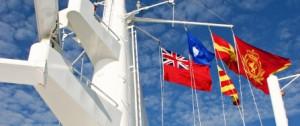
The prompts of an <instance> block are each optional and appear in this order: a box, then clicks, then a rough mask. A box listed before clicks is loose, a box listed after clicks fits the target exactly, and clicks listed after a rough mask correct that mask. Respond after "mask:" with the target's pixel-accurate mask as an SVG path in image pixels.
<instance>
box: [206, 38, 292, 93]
mask: <svg viewBox="0 0 300 126" xmlns="http://www.w3.org/2000/svg"><path fill="white" fill-rule="evenodd" d="M212 39H213V41H214V47H215V50H216V53H217V54H216V55H217V58H218V59H220V60H222V61H224V62H225V64H226V65H227V66H228V67H229V69H231V70H232V71H234V72H235V73H238V74H241V75H243V76H245V77H247V78H248V79H249V80H250V81H251V83H252V84H253V86H255V87H256V88H258V89H260V90H262V91H263V92H264V93H265V94H269V89H268V84H267V78H268V77H269V75H270V74H273V73H276V72H279V71H281V70H284V69H286V68H287V67H288V66H290V65H291V62H290V60H289V59H287V58H284V57H280V56H277V55H274V54H271V53H269V52H266V51H263V50H261V49H259V48H256V47H254V46H252V45H250V44H247V43H246V42H244V41H243V40H242V39H240V38H238V37H237V36H235V39H236V43H237V50H238V52H239V55H237V53H236V52H235V50H234V48H233V47H232V46H231V45H230V43H228V42H227V41H226V40H224V39H223V38H221V37H220V36H218V35H216V34H214V33H212ZM236 56H238V58H239V59H238V61H239V66H240V71H239V70H238V66H237V59H236Z"/></svg>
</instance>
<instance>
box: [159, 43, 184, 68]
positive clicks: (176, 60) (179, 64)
mask: <svg viewBox="0 0 300 126" xmlns="http://www.w3.org/2000/svg"><path fill="white" fill-rule="evenodd" d="M161 49H162V55H163V64H164V65H169V66H173V67H176V68H179V69H185V70H189V60H187V59H186V58H185V57H183V56H181V55H179V54H177V53H174V52H172V51H169V50H166V49H164V48H161Z"/></svg>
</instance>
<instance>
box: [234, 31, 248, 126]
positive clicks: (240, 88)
mask: <svg viewBox="0 0 300 126" xmlns="http://www.w3.org/2000/svg"><path fill="white" fill-rule="evenodd" d="M231 33H232V37H233V41H234V50H235V52H236V61H237V62H239V58H238V57H237V48H236V46H237V45H236V44H235V43H236V40H235V37H234V36H235V34H234V32H233V28H231ZM237 67H238V72H239V73H240V70H241V68H240V65H239V64H237ZM238 78H239V86H240V87H239V90H240V96H241V98H240V101H241V102H240V104H241V106H240V107H241V111H242V115H243V121H244V120H245V113H244V101H243V99H244V98H243V88H242V80H241V75H240V74H238ZM243 123H244V124H245V122H243Z"/></svg>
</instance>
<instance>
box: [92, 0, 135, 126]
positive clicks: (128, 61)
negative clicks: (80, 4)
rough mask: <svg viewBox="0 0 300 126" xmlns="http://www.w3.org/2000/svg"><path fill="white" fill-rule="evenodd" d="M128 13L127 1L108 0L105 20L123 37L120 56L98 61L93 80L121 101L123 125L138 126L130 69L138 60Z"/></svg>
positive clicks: (106, 1)
mask: <svg viewBox="0 0 300 126" xmlns="http://www.w3.org/2000/svg"><path fill="white" fill-rule="evenodd" d="M125 16H126V9H125V0H105V7H104V12H103V22H104V23H105V24H106V25H107V26H108V27H109V28H110V29H111V30H112V31H113V32H114V33H115V34H116V35H117V36H118V38H120V40H118V43H119V44H120V46H121V48H120V50H119V52H120V54H119V57H117V59H103V60H100V61H98V62H97V63H96V64H95V67H94V68H95V69H94V71H95V72H94V75H93V81H92V82H93V83H94V84H96V85H98V86H99V88H101V89H102V90H103V91H105V92H106V93H107V94H108V95H109V96H111V97H112V98H113V99H114V100H116V101H117V102H118V105H119V106H118V110H120V111H121V112H122V115H121V122H120V126H137V125H138V124H136V123H137V122H136V119H137V116H138V115H136V114H135V113H136V109H135V108H136V106H135V95H136V94H135V93H136V92H135V91H134V89H135V88H134V85H135V81H134V74H133V72H132V71H130V67H131V66H133V65H134V64H133V61H134V60H135V59H134V57H133V56H132V51H133V49H132V47H131V46H130V41H129V34H128V24H127V22H126V18H125Z"/></svg>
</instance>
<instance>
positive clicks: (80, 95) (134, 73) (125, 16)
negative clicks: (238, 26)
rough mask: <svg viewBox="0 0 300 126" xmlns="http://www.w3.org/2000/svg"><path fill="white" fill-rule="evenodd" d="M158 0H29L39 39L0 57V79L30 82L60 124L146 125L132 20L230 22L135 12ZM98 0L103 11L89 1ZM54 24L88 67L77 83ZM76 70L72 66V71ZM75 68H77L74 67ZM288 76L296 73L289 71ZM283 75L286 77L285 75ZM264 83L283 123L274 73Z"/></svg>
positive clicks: (77, 125)
mask: <svg viewBox="0 0 300 126" xmlns="http://www.w3.org/2000/svg"><path fill="white" fill-rule="evenodd" d="M163 4H174V1H173V0H168V1H163V2H161V3H158V4H154V5H151V6H146V7H138V8H137V10H134V11H132V12H126V9H125V8H126V5H125V0H104V1H99V2H96V3H92V2H90V1H89V0H69V4H68V7H67V8H66V9H64V10H61V11H59V10H58V0H34V5H35V12H36V22H37V28H38V38H39V39H38V40H39V42H37V43H35V44H33V45H32V46H31V49H30V54H29V58H28V60H14V59H3V58H1V59H0V73H1V76H0V81H1V82H9V83H16V84H28V85H31V86H33V87H34V88H35V89H36V90H37V92H38V93H39V95H40V96H41V97H42V99H43V100H44V101H45V102H46V104H47V105H48V106H49V108H50V109H51V111H52V112H53V113H54V115H55V116H56V117H57V119H58V120H59V122H60V123H61V124H62V125H64V126H147V124H148V120H147V116H146V113H145V108H144V105H143V102H142V101H143V100H142V99H143V98H142V92H141V85H140V83H139V72H138V58H137V43H136V42H137V39H136V29H135V26H134V23H135V22H144V23H147V22H152V23H169V24H183V25H202V26H210V27H228V28H232V27H233V25H228V24H214V23H203V22H189V21H176V20H163V19H152V18H142V17H135V15H136V14H138V13H139V12H140V11H144V10H147V9H149V8H153V7H157V6H160V5H163ZM96 5H103V6H104V10H103V17H97V15H95V11H94V6H96ZM60 28H68V29H70V30H71V31H72V32H73V33H74V34H76V37H75V39H76V40H77V41H78V43H79V44H80V45H81V46H82V48H83V49H84V52H83V53H82V54H81V55H79V56H78V58H77V59H76V60H75V61H74V62H73V63H72V64H74V63H75V62H77V61H79V60H80V57H81V56H82V55H83V54H84V53H85V54H86V55H87V56H88V57H89V59H90V60H91V62H92V64H93V67H94V74H93V76H92V80H91V81H89V80H86V81H84V82H86V84H81V82H82V81H81V79H85V78H83V77H80V79H78V78H77V77H75V76H74V74H73V72H74V69H72V64H71V63H68V62H67V61H65V60H64V58H63V56H62V54H61V46H62V44H63V43H62V41H61V40H60V38H61V36H62V37H65V36H64V35H65V34H61V33H60V31H59V30H60ZM75 72H76V71H75ZM77 72H78V73H79V74H80V73H81V72H80V71H77ZM4 73H5V74H4ZM292 77H298V75H296V76H292ZM288 78H289V77H288ZM268 82H269V83H270V85H269V89H270V92H271V95H270V96H271V99H272V105H273V108H274V109H273V110H274V114H275V119H276V124H277V125H278V126H287V125H288V123H287V117H286V114H285V109H284V106H283V101H282V98H281V95H280V94H281V93H280V91H281V90H280V87H279V83H278V79H277V77H276V76H273V75H272V76H270V77H269V79H268Z"/></svg>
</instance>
